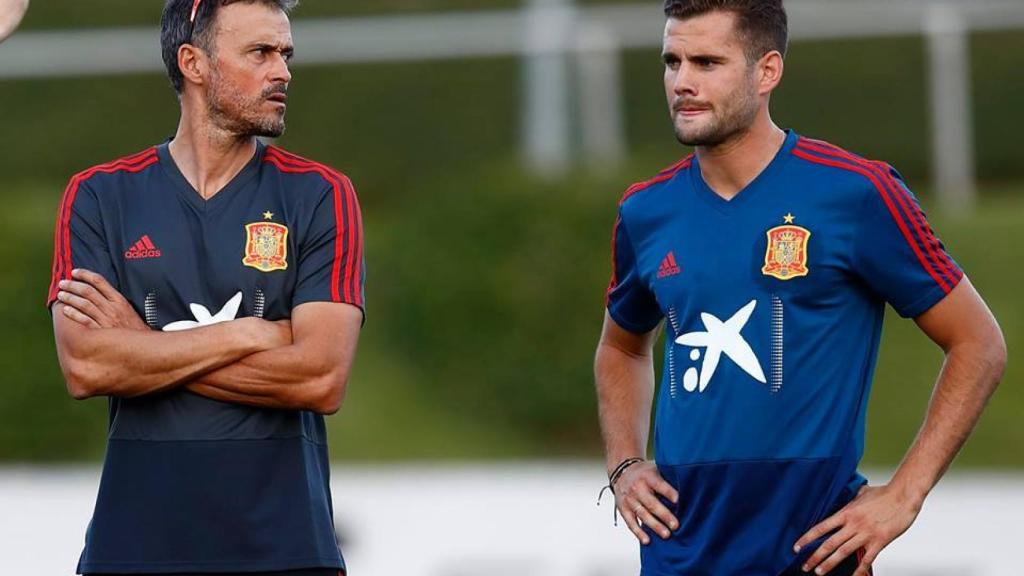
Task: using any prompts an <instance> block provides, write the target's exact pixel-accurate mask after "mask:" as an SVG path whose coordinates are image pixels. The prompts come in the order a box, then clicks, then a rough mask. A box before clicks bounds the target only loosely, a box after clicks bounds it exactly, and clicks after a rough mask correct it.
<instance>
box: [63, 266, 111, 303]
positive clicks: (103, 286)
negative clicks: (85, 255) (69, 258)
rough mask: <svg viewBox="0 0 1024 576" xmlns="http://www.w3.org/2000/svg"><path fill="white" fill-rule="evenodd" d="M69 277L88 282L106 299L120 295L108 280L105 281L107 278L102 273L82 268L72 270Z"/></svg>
mask: <svg viewBox="0 0 1024 576" xmlns="http://www.w3.org/2000/svg"><path fill="white" fill-rule="evenodd" d="M71 277H72V278H74V279H75V280H81V281H83V282H88V283H89V284H90V285H91V286H93V287H95V288H96V289H97V290H99V292H100V294H102V295H103V297H104V298H106V299H107V300H116V299H117V297H118V296H120V295H121V294H120V293H119V292H118V291H117V290H114V287H113V286H111V285H110V282H107V279H106V278H104V277H103V275H101V274H97V273H95V272H93V271H91V270H85V269H83V268H78V269H75V270H72V271H71Z"/></svg>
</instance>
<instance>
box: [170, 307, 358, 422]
mask: <svg viewBox="0 0 1024 576" xmlns="http://www.w3.org/2000/svg"><path fill="white" fill-rule="evenodd" d="M361 323H362V312H361V311H360V310H359V309H358V308H356V307H355V306H350V305H348V304H335V303H330V302H308V303H306V304H302V305H299V306H298V307H296V308H295V309H294V310H293V311H292V324H291V326H292V333H293V340H294V342H293V343H292V344H291V345H290V346H284V347H281V348H275V349H273V350H267V351H264V352H260V353H258V354H253V355H251V356H247V357H245V358H243V359H241V360H239V361H238V362H235V363H233V364H231V365H230V366H225V367H223V368H221V369H219V370H216V371H214V372H211V373H209V374H205V375H203V376H202V377H200V378H199V379H198V380H196V381H195V382H192V383H190V384H188V385H187V388H188V389H189V390H191V391H193V392H196V393H198V394H202V395H204V396H207V397H209V398H213V399H216V400H222V401H225V402H234V403H239V404H249V405H253V406H262V407H268V408H284V409H293V410H313V411H314V412H318V413H321V414H333V413H334V412H337V411H338V409H339V408H340V407H341V402H342V400H343V399H344V396H345V389H346V387H347V383H348V376H349V371H350V369H351V367H352V361H353V359H354V358H355V353H356V343H357V341H358V339H359V330H360V325H361Z"/></svg>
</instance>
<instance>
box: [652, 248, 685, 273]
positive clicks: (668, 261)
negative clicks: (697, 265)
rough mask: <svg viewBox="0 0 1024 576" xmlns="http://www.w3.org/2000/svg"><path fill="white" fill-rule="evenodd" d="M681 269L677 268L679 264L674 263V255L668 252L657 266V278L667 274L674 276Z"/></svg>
mask: <svg viewBox="0 0 1024 576" xmlns="http://www.w3.org/2000/svg"><path fill="white" fill-rule="evenodd" d="M680 272H682V270H681V269H680V268H679V264H676V255H675V254H673V253H672V252H669V253H668V255H667V256H665V258H664V259H663V260H662V261H661V266H658V278H659V279H660V278H665V277H667V276H675V275H676V274H679V273H680Z"/></svg>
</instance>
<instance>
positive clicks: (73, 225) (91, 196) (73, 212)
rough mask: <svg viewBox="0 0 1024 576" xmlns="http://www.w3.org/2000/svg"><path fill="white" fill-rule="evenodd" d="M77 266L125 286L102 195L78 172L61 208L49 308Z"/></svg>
mask: <svg viewBox="0 0 1024 576" xmlns="http://www.w3.org/2000/svg"><path fill="white" fill-rule="evenodd" d="M76 268H84V269H86V270H90V271H92V272H96V273H98V274H100V275H101V276H103V278H105V279H106V280H107V282H109V283H110V285H111V286H113V287H114V289H116V290H120V289H121V287H120V283H119V282H118V279H117V272H116V271H115V269H114V262H113V260H112V259H111V256H110V250H109V246H108V244H107V239H106V233H105V231H104V228H103V215H102V212H101V210H100V203H99V199H98V198H97V196H96V194H95V192H94V191H93V190H92V189H91V188H90V187H89V185H88V183H87V182H85V181H82V180H81V179H80V178H79V177H77V176H76V177H75V178H72V179H71V182H69V183H68V186H67V188H66V189H65V190H64V196H63V197H62V199H61V203H60V207H59V209H58V210H57V223H56V226H55V230H54V234H53V269H52V275H51V278H50V289H49V291H48V293H47V296H46V307H47V308H49V307H51V306H52V305H53V303H54V302H55V301H56V300H57V292H58V291H59V289H58V286H57V285H58V283H59V282H60V281H61V280H68V279H70V278H71V271H72V270H74V269H76Z"/></svg>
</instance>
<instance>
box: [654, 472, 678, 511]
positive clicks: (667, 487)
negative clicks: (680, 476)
mask: <svg viewBox="0 0 1024 576" xmlns="http://www.w3.org/2000/svg"><path fill="white" fill-rule="evenodd" d="M651 486H652V487H653V488H654V491H655V492H657V493H658V494H661V495H662V496H664V497H665V498H666V499H668V500H669V501H670V502H672V503H673V504H678V503H679V492H677V491H676V489H675V488H673V487H672V485H671V484H669V483H668V482H666V481H665V479H664V478H661V477H660V476H659V477H658V479H657V480H656V481H654V482H653V483H652V484H651Z"/></svg>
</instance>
